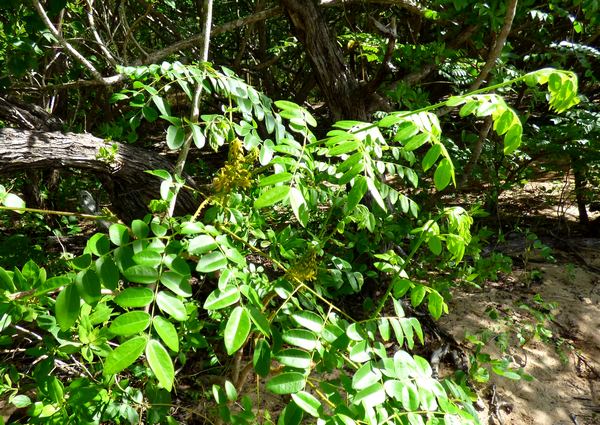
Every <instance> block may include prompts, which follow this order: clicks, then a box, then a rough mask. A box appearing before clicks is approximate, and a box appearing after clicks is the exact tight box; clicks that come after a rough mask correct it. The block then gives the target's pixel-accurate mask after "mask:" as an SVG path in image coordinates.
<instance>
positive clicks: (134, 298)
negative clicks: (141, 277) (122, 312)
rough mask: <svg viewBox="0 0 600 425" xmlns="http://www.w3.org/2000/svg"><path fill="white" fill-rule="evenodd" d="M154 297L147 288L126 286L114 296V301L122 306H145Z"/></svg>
mask: <svg viewBox="0 0 600 425" xmlns="http://www.w3.org/2000/svg"><path fill="white" fill-rule="evenodd" d="M153 299H154V292H152V291H151V290H150V289H148V288H127V289H125V290H123V291H121V292H120V293H119V294H118V295H117V296H116V297H115V303H117V305H118V306H120V307H123V308H137V307H146V306H147V305H148V304H150V303H151V302H152V300H153Z"/></svg>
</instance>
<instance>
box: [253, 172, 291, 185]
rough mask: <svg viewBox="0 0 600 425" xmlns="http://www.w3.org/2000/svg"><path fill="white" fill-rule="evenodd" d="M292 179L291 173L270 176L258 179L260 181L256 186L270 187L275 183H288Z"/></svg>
mask: <svg viewBox="0 0 600 425" xmlns="http://www.w3.org/2000/svg"><path fill="white" fill-rule="evenodd" d="M292 177H293V175H292V174H291V173H287V172H284V173H277V174H271V175H270V176H267V177H264V178H262V179H260V181H259V182H258V186H259V187H264V186H272V185H274V184H277V183H284V182H287V181H290V180H291V179H292Z"/></svg>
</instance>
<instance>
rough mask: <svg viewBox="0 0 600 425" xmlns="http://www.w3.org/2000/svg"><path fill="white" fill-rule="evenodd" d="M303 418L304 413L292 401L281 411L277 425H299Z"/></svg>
mask: <svg viewBox="0 0 600 425" xmlns="http://www.w3.org/2000/svg"><path fill="white" fill-rule="evenodd" d="M303 416H304V412H303V411H302V409H300V408H299V407H298V405H297V404H296V403H295V402H294V401H293V400H292V401H290V402H289V403H288V405H287V406H285V407H284V409H283V410H282V411H281V414H280V415H279V418H278V419H277V425H300V424H301V423H302V417H303Z"/></svg>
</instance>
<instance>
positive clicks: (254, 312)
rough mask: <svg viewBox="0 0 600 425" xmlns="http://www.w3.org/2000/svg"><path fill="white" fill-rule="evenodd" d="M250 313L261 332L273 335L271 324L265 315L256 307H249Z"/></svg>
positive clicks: (267, 335) (265, 334)
mask: <svg viewBox="0 0 600 425" xmlns="http://www.w3.org/2000/svg"><path fill="white" fill-rule="evenodd" d="M248 313H249V314H250V319H252V322H253V323H254V325H255V326H256V328H257V329H258V330H259V331H260V333H262V334H263V335H264V336H266V337H269V336H271V325H270V323H269V321H268V320H267V318H266V317H265V315H264V314H262V313H261V311H260V310H259V309H258V308H256V307H248Z"/></svg>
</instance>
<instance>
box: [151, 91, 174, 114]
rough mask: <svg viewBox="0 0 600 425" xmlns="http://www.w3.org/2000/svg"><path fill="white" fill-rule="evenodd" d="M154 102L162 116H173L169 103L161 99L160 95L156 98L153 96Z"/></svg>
mask: <svg viewBox="0 0 600 425" xmlns="http://www.w3.org/2000/svg"><path fill="white" fill-rule="evenodd" d="M152 102H154V104H155V105H156V107H157V108H158V110H159V111H160V114H161V115H171V108H170V107H169V104H168V103H167V102H165V100H164V99H163V98H162V97H160V96H158V95H154V96H152Z"/></svg>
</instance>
